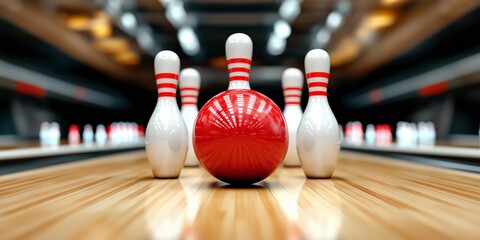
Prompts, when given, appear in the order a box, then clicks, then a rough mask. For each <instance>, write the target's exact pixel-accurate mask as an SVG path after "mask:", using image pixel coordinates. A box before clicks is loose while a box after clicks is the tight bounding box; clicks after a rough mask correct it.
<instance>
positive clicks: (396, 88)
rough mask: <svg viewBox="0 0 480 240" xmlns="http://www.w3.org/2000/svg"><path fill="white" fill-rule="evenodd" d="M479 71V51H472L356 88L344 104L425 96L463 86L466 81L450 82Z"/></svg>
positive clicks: (353, 105) (362, 105)
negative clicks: (416, 71)
mask: <svg viewBox="0 0 480 240" xmlns="http://www.w3.org/2000/svg"><path fill="white" fill-rule="evenodd" d="M479 71H480V53H476V54H473V55H470V56H468V57H465V58H463V59H460V60H458V61H455V62H452V63H450V64H447V65H444V66H441V67H438V68H436V69H433V70H430V71H427V72H424V73H422V74H418V75H416V76H413V77H410V78H406V79H403V80H399V81H396V82H395V83H392V84H390V85H387V86H384V87H370V88H368V89H367V90H363V91H359V92H358V93H356V94H352V95H349V96H348V98H347V99H346V101H345V103H346V104H348V105H349V106H351V107H355V108H363V107H367V106H370V105H372V104H380V103H386V102H394V101H399V100H401V99H404V98H407V97H409V96H415V95H416V96H421V97H429V96H433V95H437V94H441V93H444V92H446V91H447V90H451V89H453V88H459V87H463V86H464V85H467V84H468V83H470V81H465V82H464V83H460V82H455V84H453V82H454V81H455V80H456V79H459V78H461V77H464V76H467V75H470V74H474V73H478V72H479Z"/></svg>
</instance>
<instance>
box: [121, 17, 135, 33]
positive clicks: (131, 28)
mask: <svg viewBox="0 0 480 240" xmlns="http://www.w3.org/2000/svg"><path fill="white" fill-rule="evenodd" d="M120 24H121V26H122V27H123V28H124V29H125V30H126V31H127V32H128V33H130V34H134V33H135V31H136V30H137V18H136V17H135V15H134V14H133V13H131V12H126V13H124V14H122V16H121V17H120Z"/></svg>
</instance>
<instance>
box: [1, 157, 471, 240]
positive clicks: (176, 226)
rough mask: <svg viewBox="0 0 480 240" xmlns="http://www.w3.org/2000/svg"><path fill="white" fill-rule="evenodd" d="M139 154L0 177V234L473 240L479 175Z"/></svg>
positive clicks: (352, 163)
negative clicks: (253, 169)
mask: <svg viewBox="0 0 480 240" xmlns="http://www.w3.org/2000/svg"><path fill="white" fill-rule="evenodd" d="M152 176H153V175H152V173H151V171H150V168H149V166H148V163H147V160H146V157H145V153H144V151H135V152H129V153H122V154H116V155H110V156H107V157H101V158H96V159H91V160H88V161H82V162H75V163H69V164H63V165H57V166H53V167H47V168H42V169H37V170H33V171H26V172H21V173H16V174H10V175H5V176H2V177H0V232H1V236H2V237H1V238H2V239H29V238H35V239H151V238H155V239H178V238H180V239H320V238H321V239H334V238H340V239H350V238H355V239H371V238H375V239H398V238H428V239H442V238H453V239H479V238H480V228H479V225H478V224H479V222H480V176H479V175H476V174H473V173H466V172H459V171H453V170H446V169H439V168H433V167H428V166H422V165H417V164H413V163H407V162H402V161H396V160H392V159H386V158H384V157H375V156H373V155H368V154H359V153H353V152H348V151H342V153H341V155H340V160H339V164H338V167H337V169H336V170H335V173H334V177H333V178H332V179H326V180H325V179H324V180H310V179H306V178H305V177H304V174H303V172H302V170H301V169H300V168H280V169H279V170H278V171H277V172H275V173H274V174H273V175H272V176H271V177H269V178H268V179H267V180H265V181H263V182H261V183H258V184H256V185H254V186H253V187H251V188H235V187H232V186H229V185H226V184H223V183H221V182H218V181H216V180H215V179H214V178H212V177H210V176H209V175H208V174H207V173H206V172H205V171H204V170H203V169H201V168H185V169H184V170H183V172H182V175H181V177H180V178H179V179H168V180H160V179H154V178H153V177H152Z"/></svg>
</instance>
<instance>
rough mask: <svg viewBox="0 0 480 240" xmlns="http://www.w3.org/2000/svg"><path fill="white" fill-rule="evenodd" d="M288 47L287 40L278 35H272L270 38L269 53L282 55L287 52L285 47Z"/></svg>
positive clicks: (268, 43)
mask: <svg viewBox="0 0 480 240" xmlns="http://www.w3.org/2000/svg"><path fill="white" fill-rule="evenodd" d="M286 45H287V41H286V39H285V38H282V37H279V36H277V34H275V33H272V34H270V37H269V38H268V42H267V51H268V52H269V53H270V54H272V55H274V56H277V55H280V54H282V53H283V52H284V51H285V47H286Z"/></svg>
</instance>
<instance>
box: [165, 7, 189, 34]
mask: <svg viewBox="0 0 480 240" xmlns="http://www.w3.org/2000/svg"><path fill="white" fill-rule="evenodd" d="M165 16H166V17H167V19H168V21H169V22H170V23H171V24H172V25H173V26H174V27H175V28H179V27H181V26H183V25H185V23H186V21H187V13H186V12H185V8H184V7H183V2H182V1H173V2H171V3H169V4H168V7H167V11H166V13H165Z"/></svg>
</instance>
